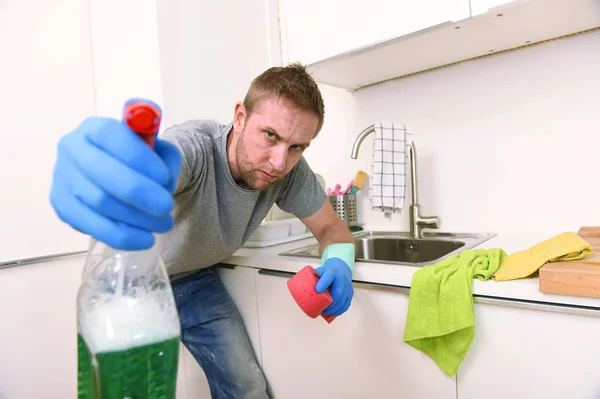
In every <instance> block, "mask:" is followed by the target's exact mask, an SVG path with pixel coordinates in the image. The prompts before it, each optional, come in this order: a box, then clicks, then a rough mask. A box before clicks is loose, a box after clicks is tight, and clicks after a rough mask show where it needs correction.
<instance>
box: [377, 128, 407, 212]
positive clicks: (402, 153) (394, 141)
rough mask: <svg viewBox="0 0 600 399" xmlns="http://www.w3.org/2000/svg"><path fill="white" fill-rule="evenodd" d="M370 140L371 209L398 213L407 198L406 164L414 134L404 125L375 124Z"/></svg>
mask: <svg viewBox="0 0 600 399" xmlns="http://www.w3.org/2000/svg"><path fill="white" fill-rule="evenodd" d="M374 127H375V137H374V139H373V173H371V184H370V186H371V187H370V193H371V202H372V207H373V210H377V211H382V212H386V213H400V212H401V211H402V208H403V207H404V203H405V198H406V184H407V181H408V177H407V176H406V173H407V170H408V168H407V164H408V160H409V147H410V144H411V142H412V137H413V132H412V130H410V128H408V127H407V126H406V125H403V124H398V123H384V122H376V123H375V124H374Z"/></svg>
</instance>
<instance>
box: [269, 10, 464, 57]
mask: <svg viewBox="0 0 600 399" xmlns="http://www.w3.org/2000/svg"><path fill="white" fill-rule="evenodd" d="M279 4H280V14H281V16H282V24H283V26H282V28H283V32H284V40H283V41H284V50H285V51H284V59H287V60H288V61H290V62H293V61H299V62H302V63H312V62H314V61H317V60H321V59H324V58H328V57H331V56H334V55H337V54H340V53H344V52H346V51H349V50H354V49H356V48H359V47H363V46H366V45H370V44H373V43H375V42H379V41H382V40H385V39H389V38H392V37H397V36H404V35H408V34H410V33H413V32H417V31H419V30H422V29H426V28H430V27H432V26H435V25H438V24H441V23H444V22H448V21H457V20H461V19H465V18H468V17H469V16H470V12H469V0H421V1H415V0H399V1H390V0H371V1H368V2H359V1H344V0H327V1H319V0H279ZM285 53H287V57H286V56H285ZM382 61H383V60H382Z"/></svg>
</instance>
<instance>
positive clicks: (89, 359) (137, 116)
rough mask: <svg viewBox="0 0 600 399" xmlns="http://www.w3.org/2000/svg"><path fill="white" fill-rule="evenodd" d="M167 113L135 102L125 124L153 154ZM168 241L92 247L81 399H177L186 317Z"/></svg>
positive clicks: (81, 346) (83, 301)
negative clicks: (164, 245)
mask: <svg viewBox="0 0 600 399" xmlns="http://www.w3.org/2000/svg"><path fill="white" fill-rule="evenodd" d="M160 117H161V112H160V109H159V108H158V107H157V106H156V105H155V104H147V103H144V102H142V101H140V100H137V99H136V100H132V101H130V102H128V103H127V104H126V107H125V110H124V119H125V122H126V123H127V124H128V125H129V127H130V128H132V130H133V131H134V132H136V133H138V134H139V135H140V137H141V138H142V139H144V141H145V142H146V143H147V144H148V145H150V146H151V147H153V144H154V138H155V136H156V133H157V130H158V123H159V121H160ZM159 248H160V236H158V237H157V238H156V242H155V245H154V246H153V247H152V248H150V249H147V250H139V251H124V250H116V249H114V248H111V247H109V246H108V245H106V244H104V243H101V242H99V241H96V240H93V239H92V241H91V243H90V248H89V251H88V255H87V259H86V263H85V267H84V270H83V274H82V278H81V285H80V288H79V292H78V295H77V348H78V374H77V380H78V398H79V399H159V398H160V399H175V394H176V392H175V390H176V389H175V388H176V382H177V367H178V360H179V341H180V336H181V330H180V324H179V315H178V312H177V307H176V305H175V299H174V297H173V291H172V289H171V284H170V281H169V276H168V274H167V271H166V268H165V265H164V263H163V261H162V259H161V256H160V253H159Z"/></svg>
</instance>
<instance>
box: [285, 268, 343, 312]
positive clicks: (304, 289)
mask: <svg viewBox="0 0 600 399" xmlns="http://www.w3.org/2000/svg"><path fill="white" fill-rule="evenodd" d="M319 278H320V276H319V273H317V271H316V270H315V269H314V268H313V267H312V266H310V265H308V266H305V267H304V268H303V269H302V270H300V271H299V272H298V273H296V275H295V276H294V277H292V278H290V279H289V280H288V282H287V286H288V290H290V293H291V294H292V297H293V298H294V300H295V301H296V303H297V304H298V306H300V309H302V310H303V311H304V313H306V314H307V315H308V316H309V317H312V318H313V319H314V318H316V317H317V316H319V315H321V312H323V310H325V309H326V308H327V306H329V305H331V303H332V302H333V298H332V297H331V295H330V294H329V290H326V291H324V292H322V293H318V292H317V291H316V289H315V288H316V286H317V281H319ZM321 317H323V318H324V319H325V321H327V323H331V322H332V321H333V320H334V319H335V316H332V315H321Z"/></svg>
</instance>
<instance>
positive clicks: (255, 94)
mask: <svg viewBox="0 0 600 399" xmlns="http://www.w3.org/2000/svg"><path fill="white" fill-rule="evenodd" d="M279 98H281V99H283V100H286V101H288V102H289V103H291V104H292V105H294V106H296V107H298V108H299V109H302V110H306V111H311V112H313V113H314V114H315V115H317V116H318V117H319V124H318V126H317V131H316V132H315V136H316V135H317V134H318V133H319V131H320V130H321V128H322V127H323V120H324V118H325V104H324V103H323V97H322V96H321V91H320V90H319V87H318V86H317V83H316V82H315V81H314V80H313V78H312V77H311V76H310V75H309V74H308V72H307V71H306V67H304V66H303V65H301V64H299V63H291V64H289V65H287V66H282V67H271V68H269V69H267V70H266V71H264V72H263V73H261V74H260V75H258V76H257V77H256V78H254V80H253V81H252V83H251V84H250V88H249V89H248V92H247V93H246V97H245V98H244V107H245V108H246V111H247V112H248V116H250V115H251V114H252V112H253V111H254V110H255V109H256V107H258V106H259V104H260V102H261V101H262V100H265V99H279Z"/></svg>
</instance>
